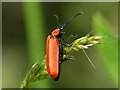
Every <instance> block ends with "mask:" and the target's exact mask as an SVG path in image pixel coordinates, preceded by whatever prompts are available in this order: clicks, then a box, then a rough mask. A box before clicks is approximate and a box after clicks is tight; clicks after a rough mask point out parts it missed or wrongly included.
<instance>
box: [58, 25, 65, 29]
mask: <svg viewBox="0 0 120 90" xmlns="http://www.w3.org/2000/svg"><path fill="white" fill-rule="evenodd" d="M57 28H58V29H60V30H63V29H64V28H65V25H59V26H58V27H57Z"/></svg>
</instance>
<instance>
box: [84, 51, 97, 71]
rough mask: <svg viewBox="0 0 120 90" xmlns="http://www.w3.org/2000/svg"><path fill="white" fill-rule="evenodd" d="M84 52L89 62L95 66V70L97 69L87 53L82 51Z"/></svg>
mask: <svg viewBox="0 0 120 90" xmlns="http://www.w3.org/2000/svg"><path fill="white" fill-rule="evenodd" d="M82 51H83V52H84V54H85V56H86V57H87V58H88V61H89V62H90V63H91V65H92V66H93V68H94V69H96V67H95V65H94V64H93V62H92V61H91V60H90V58H89V57H88V55H87V53H86V52H85V50H84V49H82Z"/></svg>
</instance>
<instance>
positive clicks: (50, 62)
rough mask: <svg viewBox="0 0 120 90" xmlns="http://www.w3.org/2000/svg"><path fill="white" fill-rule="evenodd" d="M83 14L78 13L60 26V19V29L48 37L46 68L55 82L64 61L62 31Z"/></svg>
mask: <svg viewBox="0 0 120 90" xmlns="http://www.w3.org/2000/svg"><path fill="white" fill-rule="evenodd" d="M80 14H82V12H80V13H77V14H76V15H75V16H73V17H71V18H70V19H69V21H68V22H67V23H66V24H64V25H60V24H59V22H58V17H57V16H56V15H55V16H56V18H57V22H58V24H59V26H58V28H57V29H55V30H54V31H53V32H52V33H51V35H49V36H48V37H47V40H46V67H47V71H48V74H49V75H50V76H51V77H52V78H54V79H55V80H58V78H59V75H60V64H61V60H62V47H61V42H60V38H61V35H62V34H61V30H63V29H64V28H65V27H66V25H67V24H68V23H69V22H70V21H71V20H72V19H73V18H74V17H76V16H78V15H80Z"/></svg>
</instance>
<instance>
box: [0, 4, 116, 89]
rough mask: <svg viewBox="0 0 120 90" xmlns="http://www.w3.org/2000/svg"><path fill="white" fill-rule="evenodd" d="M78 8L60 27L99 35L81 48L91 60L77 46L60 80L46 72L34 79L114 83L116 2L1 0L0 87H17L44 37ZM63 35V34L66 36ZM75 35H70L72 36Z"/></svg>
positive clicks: (40, 55) (76, 84) (41, 51)
mask: <svg viewBox="0 0 120 90" xmlns="http://www.w3.org/2000/svg"><path fill="white" fill-rule="evenodd" d="M78 12H84V14H83V15H80V16H78V17H76V19H75V20H73V21H72V22H71V23H70V24H69V25H68V26H67V27H66V28H65V29H64V32H66V34H67V35H71V34H73V35H76V34H77V37H76V38H79V37H81V36H84V35H86V34H88V33H89V32H90V31H92V30H93V33H92V35H102V36H105V37H104V38H103V41H102V44H99V45H96V46H93V47H90V48H89V49H88V50H86V52H87V54H88V56H89V57H90V58H91V60H92V61H93V63H94V64H95V66H96V70H95V69H94V68H93V67H92V66H91V65H90V63H89V62H88V60H87V57H86V56H85V55H84V53H83V52H82V51H79V52H75V53H73V55H74V57H75V59H76V61H68V62H65V63H63V65H62V67H61V76H60V80H59V81H57V82H56V81H54V80H52V79H51V78H47V79H46V80H42V81H40V82H37V83H34V84H33V87H38V88H46V87H53V88H54V87H55V88H61V87H63V88H116V87H118V51H117V50H118V3H115V2H114V3H113V2H106V3H105V2H104V3H100V2H98V3H95V2H93V3H92V2H75V3H73V2H71V3H69V2H63V3H58V2H56V3H55V2H51V3H50V2H45V3H44V2H42V3H40V2H39V3H37V2H36V3H35V2H31V3H25V2H18V3H13V2H4V3H2V27H3V31H2V45H3V52H2V53H3V60H2V67H3V68H2V87H3V88H17V87H20V85H21V83H22V80H23V79H24V77H25V74H26V71H27V70H28V68H29V67H30V66H31V65H32V64H33V63H34V62H36V61H41V60H43V59H44V58H45V57H44V56H45V42H46V37H47V36H48V35H49V34H50V33H51V32H52V31H53V30H54V29H55V28H56V27H57V23H56V19H55V17H54V16H53V15H54V14H57V15H58V16H59V20H60V23H61V24H64V23H66V22H67V21H68V19H69V18H70V17H71V16H73V15H75V14H76V13H78ZM67 35H66V36H65V35H64V36H63V37H64V38H65V39H67V38H68V36H67ZM74 39H75V38H72V39H71V40H70V41H69V43H70V42H72V41H73V40H74Z"/></svg>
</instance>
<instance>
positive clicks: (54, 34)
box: [52, 29, 61, 37]
mask: <svg viewBox="0 0 120 90" xmlns="http://www.w3.org/2000/svg"><path fill="white" fill-rule="evenodd" d="M60 32H61V31H60V29H55V30H54V31H53V32H52V36H56V37H57V36H59V35H60Z"/></svg>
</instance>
